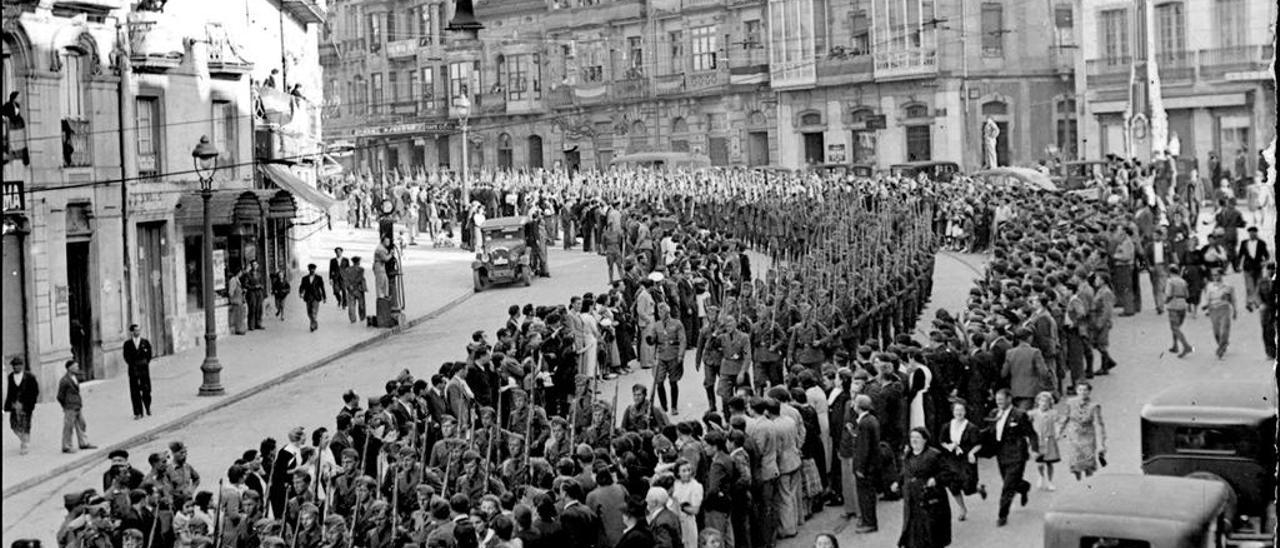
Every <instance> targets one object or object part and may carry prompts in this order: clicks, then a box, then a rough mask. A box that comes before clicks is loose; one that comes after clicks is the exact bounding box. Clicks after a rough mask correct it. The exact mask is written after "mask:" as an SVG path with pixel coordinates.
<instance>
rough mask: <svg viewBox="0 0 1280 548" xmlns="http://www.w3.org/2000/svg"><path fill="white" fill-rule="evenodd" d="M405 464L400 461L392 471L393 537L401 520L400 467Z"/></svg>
mask: <svg viewBox="0 0 1280 548" xmlns="http://www.w3.org/2000/svg"><path fill="white" fill-rule="evenodd" d="M404 464H405V463H403V462H401V463H399V466H397V467H396V468H397V470H394V471H393V472H392V474H394V475H393V476H392V477H391V535H392V538H393V539H394V538H395V534H396V526H397V525H398V524H399V521H400V505H399V503H400V470H398V468H400V467H401V466H404Z"/></svg>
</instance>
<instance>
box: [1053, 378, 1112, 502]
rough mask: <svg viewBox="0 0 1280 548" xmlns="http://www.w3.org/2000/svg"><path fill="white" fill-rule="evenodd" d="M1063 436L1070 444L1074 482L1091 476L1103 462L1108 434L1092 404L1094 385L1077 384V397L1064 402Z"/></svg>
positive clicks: (1099, 406)
mask: <svg viewBox="0 0 1280 548" xmlns="http://www.w3.org/2000/svg"><path fill="white" fill-rule="evenodd" d="M1060 420H1062V421H1065V426H1064V427H1063V429H1062V430H1063V433H1064V434H1065V435H1066V438H1067V440H1068V442H1070V444H1071V454H1070V460H1069V463H1070V466H1071V473H1072V474H1074V475H1075V477H1076V480H1077V481H1079V480H1080V479H1081V478H1086V477H1089V476H1092V475H1093V473H1094V472H1096V471H1097V470H1098V462H1099V460H1102V461H1105V460H1106V452H1107V431H1106V426H1105V425H1104V424H1103V422H1102V405H1101V404H1099V403H1098V402H1096V401H1094V400H1093V385H1091V384H1089V383H1087V382H1083V381H1082V382H1077V383H1076V396H1075V397H1074V398H1071V399H1068V400H1067V411H1066V414H1065V416H1064V417H1063V418H1062V419H1060Z"/></svg>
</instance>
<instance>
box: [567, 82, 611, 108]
mask: <svg viewBox="0 0 1280 548" xmlns="http://www.w3.org/2000/svg"><path fill="white" fill-rule="evenodd" d="M573 97H574V99H576V100H577V102H578V104H580V105H595V104H600V103H606V102H608V101H609V84H608V83H607V82H601V81H597V82H579V83H578V85H577V86H576V87H574V88H573Z"/></svg>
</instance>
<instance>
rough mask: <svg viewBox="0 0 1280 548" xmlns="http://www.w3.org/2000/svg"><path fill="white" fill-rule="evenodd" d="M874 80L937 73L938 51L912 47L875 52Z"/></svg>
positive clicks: (900, 78) (915, 76) (906, 77)
mask: <svg viewBox="0 0 1280 548" xmlns="http://www.w3.org/2000/svg"><path fill="white" fill-rule="evenodd" d="M874 73H875V78H876V80H902V79H908V78H921V77H927V76H933V75H935V74H937V73H938V52H936V51H934V50H932V49H924V48H912V49H903V50H896V51H884V52H876V53H875V68H874Z"/></svg>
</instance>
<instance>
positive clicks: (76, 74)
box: [58, 50, 89, 120]
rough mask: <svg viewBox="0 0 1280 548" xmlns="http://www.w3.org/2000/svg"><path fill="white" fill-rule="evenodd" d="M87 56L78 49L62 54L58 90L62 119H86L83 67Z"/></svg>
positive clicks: (85, 66) (86, 64) (84, 67)
mask: <svg viewBox="0 0 1280 548" xmlns="http://www.w3.org/2000/svg"><path fill="white" fill-rule="evenodd" d="M88 62H89V61H88V58H87V56H85V55H84V54H82V53H80V52H78V51H72V50H68V51H67V52H66V53H64V54H63V55H62V74H61V77H60V80H59V85H58V91H59V94H60V95H61V99H62V118H63V119H64V120H86V119H87V118H88V117H87V116H86V114H87V113H88V109H87V108H86V107H85V97H84V90H85V88H87V87H88V86H87V85H85V81H84V80H85V75H86V72H85V69H86V68H88Z"/></svg>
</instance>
